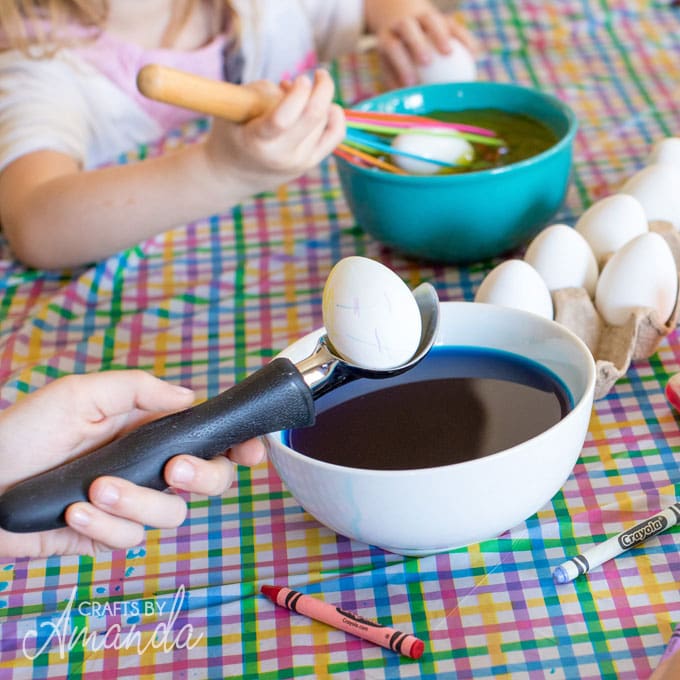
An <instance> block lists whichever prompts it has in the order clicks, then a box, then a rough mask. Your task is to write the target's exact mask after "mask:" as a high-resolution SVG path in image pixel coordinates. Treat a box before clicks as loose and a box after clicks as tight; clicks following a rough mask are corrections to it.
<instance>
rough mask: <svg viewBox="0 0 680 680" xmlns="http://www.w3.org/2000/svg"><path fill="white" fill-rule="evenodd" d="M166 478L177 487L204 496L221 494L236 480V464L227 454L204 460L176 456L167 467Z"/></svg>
mask: <svg viewBox="0 0 680 680" xmlns="http://www.w3.org/2000/svg"><path fill="white" fill-rule="evenodd" d="M165 479H166V481H167V482H168V483H169V484H170V485H171V486H172V487H174V488H175V489H182V490H183V491H189V492H191V493H198V494H202V495H203V496H219V495H221V494H223V493H224V492H225V491H226V490H227V489H228V488H229V487H230V486H231V484H232V482H233V481H234V464H233V463H232V462H231V461H230V460H229V459H228V458H227V457H226V456H216V457H215V458H212V459H211V460H202V459H201V458H195V457H194V456H186V455H181V456H175V457H174V458H173V459H172V460H171V461H169V462H168V464H167V465H166V467H165Z"/></svg>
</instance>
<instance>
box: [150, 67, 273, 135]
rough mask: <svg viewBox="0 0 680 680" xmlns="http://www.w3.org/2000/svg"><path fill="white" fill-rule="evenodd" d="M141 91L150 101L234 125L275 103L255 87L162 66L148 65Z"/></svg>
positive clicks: (247, 119)
mask: <svg viewBox="0 0 680 680" xmlns="http://www.w3.org/2000/svg"><path fill="white" fill-rule="evenodd" d="M137 88H138V89H139V91H140V92H141V93H142V94H143V95H144V96H146V97H149V99H154V100H156V101H159V102H164V103H166V104H174V105H175V106H182V107H183V108H185V109H191V110H192V111H196V112H198V113H204V114H206V115H208V116H217V117H218V118H225V119H227V120H230V121H232V122H234V123H245V122H247V121H249V120H250V119H251V118H255V117H256V116H259V115H260V114H262V113H264V112H265V111H267V110H268V109H269V108H271V107H272V106H273V105H274V103H275V101H274V100H272V99H270V98H268V97H265V96H264V95H261V94H259V93H258V92H256V91H255V90H253V89H251V88H248V87H244V86H242V85H234V84H233V83H226V82H223V81H219V80H211V79H210V78H204V77H202V76H197V75H194V74H192V73H186V72H185V71H179V70H177V69H174V68H170V67H168V66H161V65H159V64H147V65H146V66H144V67H142V68H141V69H140V71H139V73H138V74H137Z"/></svg>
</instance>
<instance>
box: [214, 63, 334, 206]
mask: <svg viewBox="0 0 680 680" xmlns="http://www.w3.org/2000/svg"><path fill="white" fill-rule="evenodd" d="M247 87H253V88H256V89H259V90H260V91H261V92H262V93H263V95H265V96H266V97H268V98H269V99H271V100H272V101H274V102H276V103H275V104H274V105H273V107H272V108H271V109H269V111H268V112H267V113H265V114H263V115H261V116H258V117H257V118H255V119H253V120H251V121H249V122H247V123H245V124H233V123H229V122H227V121H224V120H219V119H217V120H215V121H214V123H213V128H212V130H211V132H210V135H209V136H208V139H207V141H206V151H207V155H208V160H209V162H210V165H211V166H212V168H213V170H214V174H215V178H216V179H218V180H219V178H220V177H222V176H223V177H225V178H227V177H228V178H229V182H230V183H231V184H232V185H233V184H234V182H238V183H241V184H242V185H243V193H244V195H252V194H253V193H259V192H261V191H264V190H267V189H273V188H275V187H277V186H279V185H281V184H283V183H285V182H288V181H290V180H292V179H295V178H296V177H299V176H300V175H302V174H304V173H305V172H307V171H308V170H310V169H311V168H313V167H314V166H316V165H318V164H319V163H320V162H321V161H322V160H323V159H324V158H325V157H326V156H328V155H329V154H330V153H331V152H332V151H333V149H335V147H336V146H337V145H338V144H339V143H340V142H341V141H342V139H343V138H344V136H345V117H344V114H343V112H342V109H341V108H340V107H339V106H338V105H337V104H334V103H333V92H334V85H333V80H332V79H331V77H330V75H329V74H328V72H327V71H324V70H318V71H316V73H315V74H314V80H313V81H311V80H310V79H309V77H307V76H304V75H303V76H299V77H297V78H296V79H295V80H294V81H293V82H292V83H283V84H282V85H281V87H280V88H278V87H276V86H275V85H274V84H273V83H269V82H266V81H258V82H257V83H251V84H250V85H248V86H247Z"/></svg>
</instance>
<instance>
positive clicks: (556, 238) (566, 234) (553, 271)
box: [524, 224, 598, 297]
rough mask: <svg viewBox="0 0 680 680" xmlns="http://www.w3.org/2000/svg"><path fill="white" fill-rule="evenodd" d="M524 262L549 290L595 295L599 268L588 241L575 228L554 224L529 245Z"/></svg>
mask: <svg viewBox="0 0 680 680" xmlns="http://www.w3.org/2000/svg"><path fill="white" fill-rule="evenodd" d="M524 261H525V262H528V263H529V264H530V265H531V266H532V267H533V268H534V269H535V270H536V271H537V272H538V273H539V274H540V275H541V278H542V279H543V280H544V281H545V283H546V285H547V286H548V290H559V289H560V288H585V289H586V290H587V291H588V295H590V297H593V295H595V286H596V284H597V275H598V268H597V262H596V260H595V255H594V254H593V251H592V249H591V248H590V246H589V245H588V242H587V241H586V240H585V239H584V238H583V236H581V234H579V232H577V231H576V230H575V229H573V228H572V227H570V226H568V225H566V224H553V225H552V226H550V227H547V228H546V229H544V230H543V231H542V232H540V233H539V234H538V236H536V238H534V240H533V241H532V242H531V243H530V244H529V247H528V248H527V251H526V253H525V254H524Z"/></svg>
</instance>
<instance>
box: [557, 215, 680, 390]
mask: <svg viewBox="0 0 680 680" xmlns="http://www.w3.org/2000/svg"><path fill="white" fill-rule="evenodd" d="M649 229H650V231H655V232H657V233H658V234H659V235H661V236H663V238H664V239H665V240H666V242H667V243H668V245H669V246H670V248H671V252H672V253H673V257H674V259H675V264H676V266H677V268H678V271H679V272H680V233H679V232H678V230H677V229H676V228H675V227H674V226H673V225H672V224H670V223H668V222H650V224H649ZM653 266H654V263H653V262H650V267H653ZM679 289H680V286H679ZM679 297H680V296H679ZM552 298H553V305H554V309H555V317H554V318H555V321H557V322H558V323H561V324H562V325H563V326H566V327H567V328H569V329H570V330H571V331H573V332H574V333H576V335H578V336H579V337H580V338H581V340H583V342H585V344H586V345H587V346H588V349H590V351H591V352H592V354H593V357H594V359H595V365H596V370H597V377H596V383H595V399H601V398H602V397H605V396H606V395H607V394H608V393H609V391H610V390H611V388H612V387H613V386H614V383H616V381H617V380H618V379H619V378H621V377H622V376H623V375H625V373H626V371H627V370H628V368H629V367H630V363H631V361H635V360H637V359H647V358H648V357H650V356H651V355H652V354H654V353H655V352H656V350H657V348H658V347H659V344H660V343H661V341H662V340H663V339H664V338H665V337H666V336H667V335H668V334H669V333H671V332H672V331H673V330H675V327H676V326H677V323H678V315H679V312H680V303H679V302H678V300H677V299H676V302H675V307H674V309H673V313H672V314H671V316H670V318H669V319H667V320H665V322H664V321H662V320H661V319H659V316H658V314H657V313H656V311H655V310H652V309H649V308H646V307H639V308H637V309H636V310H635V311H634V313H633V314H631V316H630V318H629V319H628V321H627V322H626V323H625V324H624V325H622V326H611V325H609V324H607V323H605V321H604V320H603V319H602V317H601V316H600V314H599V312H598V311H597V309H596V308H595V304H594V302H593V300H591V299H590V296H589V295H588V293H587V292H586V290H585V288H562V289H560V290H555V291H553V292H552Z"/></svg>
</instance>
